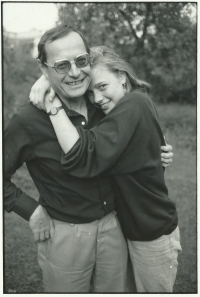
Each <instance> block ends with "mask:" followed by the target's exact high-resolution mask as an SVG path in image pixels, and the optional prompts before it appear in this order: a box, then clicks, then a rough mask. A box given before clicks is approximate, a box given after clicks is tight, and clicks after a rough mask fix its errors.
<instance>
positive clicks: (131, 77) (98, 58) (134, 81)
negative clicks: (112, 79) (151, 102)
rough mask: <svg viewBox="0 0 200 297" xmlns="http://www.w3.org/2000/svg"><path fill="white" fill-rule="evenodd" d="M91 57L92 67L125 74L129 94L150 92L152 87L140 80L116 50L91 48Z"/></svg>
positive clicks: (100, 47) (104, 47)
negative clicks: (103, 67)
mask: <svg viewBox="0 0 200 297" xmlns="http://www.w3.org/2000/svg"><path fill="white" fill-rule="evenodd" d="M90 55H91V67H95V66H97V65H103V66H106V68H107V69H108V70H109V71H111V72H115V73H117V72H124V73H125V74H126V88H127V92H128V93H129V92H131V91H132V90H134V89H140V90H142V91H144V90H145V91H146V92H149V91H150V85H149V84H148V83H146V82H145V81H142V80H139V79H138V78H137V76H136V75H135V73H134V70H133V69H132V67H131V66H130V65H129V64H128V63H127V62H126V61H125V60H123V59H122V58H121V57H119V55H117V53H116V52H115V51H114V50H112V49H110V48H108V47H107V46H97V47H92V48H90Z"/></svg>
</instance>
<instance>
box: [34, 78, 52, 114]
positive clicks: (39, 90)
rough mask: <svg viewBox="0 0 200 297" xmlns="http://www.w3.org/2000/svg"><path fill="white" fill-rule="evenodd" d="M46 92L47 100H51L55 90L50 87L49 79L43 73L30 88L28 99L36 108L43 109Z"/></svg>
mask: <svg viewBox="0 0 200 297" xmlns="http://www.w3.org/2000/svg"><path fill="white" fill-rule="evenodd" d="M47 93H48V94H49V96H48V98H49V100H50V101H53V99H54V97H55V92H54V90H53V89H52V88H51V86H50V84H49V80H48V79H47V78H46V77H45V76H44V75H42V76H41V77H40V78H39V79H38V80H37V81H36V82H35V84H34V85H33V86H32V88H31V92H30V95H29V98H30V101H31V102H32V103H33V105H35V106H36V107H37V108H39V109H43V110H45V104H44V100H45V96H46V94H47Z"/></svg>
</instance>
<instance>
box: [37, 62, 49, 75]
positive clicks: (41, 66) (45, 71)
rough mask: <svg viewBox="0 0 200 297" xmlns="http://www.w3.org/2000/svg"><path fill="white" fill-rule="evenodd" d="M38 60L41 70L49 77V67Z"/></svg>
mask: <svg viewBox="0 0 200 297" xmlns="http://www.w3.org/2000/svg"><path fill="white" fill-rule="evenodd" d="M37 62H38V65H39V67H40V70H41V71H42V73H43V74H44V76H45V77H46V78H47V79H49V76H48V72H47V67H46V66H45V65H44V64H42V63H41V61H40V60H39V59H37Z"/></svg>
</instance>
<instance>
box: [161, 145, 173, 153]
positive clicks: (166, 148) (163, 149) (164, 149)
mask: <svg viewBox="0 0 200 297" xmlns="http://www.w3.org/2000/svg"><path fill="white" fill-rule="evenodd" d="M161 149H162V151H164V152H171V151H172V150H173V148H172V146H171V145H170V144H166V145H163V146H161Z"/></svg>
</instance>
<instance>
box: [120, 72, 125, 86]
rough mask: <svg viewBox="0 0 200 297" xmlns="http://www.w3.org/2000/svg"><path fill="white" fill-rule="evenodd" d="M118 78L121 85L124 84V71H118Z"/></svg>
mask: <svg viewBox="0 0 200 297" xmlns="http://www.w3.org/2000/svg"><path fill="white" fill-rule="evenodd" d="M119 77H120V79H121V82H122V84H125V83H126V73H125V72H124V71H119Z"/></svg>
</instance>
